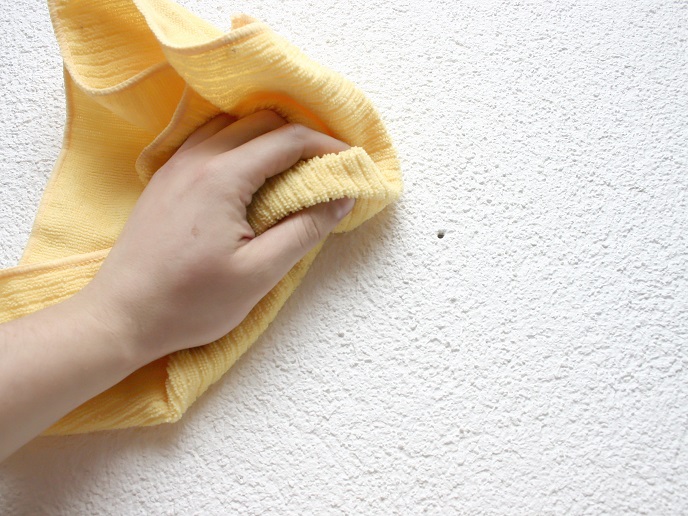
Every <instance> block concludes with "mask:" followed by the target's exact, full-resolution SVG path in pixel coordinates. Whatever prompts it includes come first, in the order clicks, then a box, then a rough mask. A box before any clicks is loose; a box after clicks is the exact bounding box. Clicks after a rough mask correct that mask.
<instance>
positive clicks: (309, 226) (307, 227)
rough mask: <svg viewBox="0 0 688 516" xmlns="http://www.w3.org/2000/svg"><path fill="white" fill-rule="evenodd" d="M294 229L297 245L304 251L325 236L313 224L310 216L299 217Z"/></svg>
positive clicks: (313, 220)
mask: <svg viewBox="0 0 688 516" xmlns="http://www.w3.org/2000/svg"><path fill="white" fill-rule="evenodd" d="M297 220H298V224H297V229H296V235H297V238H298V240H299V244H300V245H301V247H303V248H304V249H306V248H309V247H311V246H312V245H313V244H314V243H316V242H319V241H320V240H321V239H322V238H323V237H324V236H325V235H323V231H322V229H321V228H320V227H319V226H318V224H317V223H316V222H315V219H314V218H313V217H311V216H305V217H299V218H298V219H297Z"/></svg>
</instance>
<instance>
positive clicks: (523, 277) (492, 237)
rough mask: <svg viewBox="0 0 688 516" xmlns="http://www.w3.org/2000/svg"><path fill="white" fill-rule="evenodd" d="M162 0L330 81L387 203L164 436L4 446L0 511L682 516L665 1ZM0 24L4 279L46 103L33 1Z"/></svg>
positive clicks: (52, 127)
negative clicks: (318, 67) (385, 146)
mask: <svg viewBox="0 0 688 516" xmlns="http://www.w3.org/2000/svg"><path fill="white" fill-rule="evenodd" d="M182 3H183V4H184V5H186V6H188V7H189V8H190V9H192V10H193V11H195V12H196V13H198V14H200V15H201V16H203V17H205V18H207V19H209V20H211V21H213V22H214V23H215V24H216V25H218V26H219V27H223V28H227V27H228V26H229V16H230V14H232V13H235V12H246V13H248V14H251V15H253V16H255V17H257V18H259V19H262V20H263V21H266V22H267V23H269V24H270V25H271V26H272V27H273V28H274V29H275V30H277V31H278V32H280V33H281V34H283V35H284V36H286V37H287V38H289V39H290V40H291V41H293V42H294V43H295V44H297V45H298V46H300V47H301V48H302V49H303V50H304V51H305V52H306V53H307V54H308V55H310V56H311V57H313V58H315V59H317V60H319V61H320V62H321V63H323V64H325V65H327V66H329V67H331V68H333V69H335V70H337V71H339V72H342V73H343V74H345V75H346V76H348V77H349V78H350V79H352V80H353V81H354V82H356V83H357V84H358V85H359V86H360V87H361V88H362V89H363V90H364V91H366V92H367V93H368V94H369V96H370V97H371V99H372V100H373V101H374V102H375V104H376V105H377V107H378V108H379V110H380V112H381V114H382V116H383V118H384V119H385V121H386V122H387V124H388V128H389V130H390V132H391V134H392V135H393V137H394V140H395V142H396V143H397V145H398V148H399V152H400V156H401V159H402V164H403V169H404V173H405V178H406V185H407V188H406V192H405V196H404V198H403V199H402V200H401V201H400V202H399V203H398V204H397V205H396V206H395V207H394V208H393V209H389V210H387V211H386V212H385V213H384V214H383V215H381V216H380V217H378V218H376V219H374V220H373V221H370V222H369V223H367V224H365V225H364V226H362V227H361V228H359V229H358V230H356V231H355V232H353V233H350V234H347V235H342V236H338V237H336V238H332V239H331V241H330V242H329V243H328V244H327V246H326V248H325V250H324V252H323V253H322V254H321V255H320V257H319V258H318V260H317V263H316V264H315V265H314V267H313V269H312V271H311V273H310V275H309V276H308V278H307V280H306V281H305V283H304V284H303V285H302V287H301V288H300V289H299V290H298V292H297V293H296V294H295V295H294V296H293V297H292V298H291V299H290V301H289V302H288V304H287V306H286V307H285V308H284V310H283V311H282V312H281V314H280V315H279V317H278V319H277V320H276V322H275V323H274V324H273V325H272V326H271V327H270V329H269V331H267V332H266V333H265V334H264V336H263V337H262V338H261V339H260V340H259V342H258V343H257V344H256V345H255V346H254V347H253V348H252V349H251V350H250V351H249V352H248V353H247V354H246V355H245V356H244V357H243V358H242V359H241V361H240V363H238V364H237V365H236V366H235V367H234V368H233V369H232V370H231V371H230V373H229V374H227V375H226V376H225V377H224V378H223V380H222V381H220V382H219V383H218V384H216V385H214V386H213V388H211V389H210V391H209V392H207V393H206V394H205V395H204V396H203V397H202V398H201V399H200V400H199V401H198V402H197V404H196V405H195V406H194V407H192V409H191V410H190V411H189V412H188V413H187V415H186V416H185V417H184V418H183V420H182V421H181V422H179V423H177V424H175V425H168V426H160V427H155V428H147V429H131V430H124V431H116V432H106V433H101V434H93V435H86V436H70V437H54V438H40V439H37V440H35V441H33V442H31V443H30V444H29V445H27V446H25V447H24V448H23V449H22V450H20V451H19V452H18V453H17V454H15V455H14V456H13V457H11V458H10V459H9V460H8V461H7V462H6V463H4V464H3V465H2V466H0V506H3V507H4V508H5V510H4V511H2V512H3V513H5V514H31V515H35V514H108V513H109V514H227V513H242V514H300V513H313V514H338V513H351V514H385V515H386V514H421V513H427V514H478V513H480V514H562V513H565V512H570V513H572V514H603V513H605V514H630V513H642V514H679V513H684V514H685V513H687V512H688V370H687V368H688V353H687V350H688V313H687V311H688V273H687V270H688V254H687V251H688V242H687V241H686V236H685V234H686V229H688V197H687V193H686V191H687V190H686V187H687V186H688V151H687V149H686V141H687V139H688V122H687V116H688V93H687V85H688V48H687V47H688V42H687V38H688V2H686V1H685V0H678V1H669V0H666V1H665V0H657V1H650V0H645V1H643V0H633V1H629V0H623V1H622V0H618V1H615V2H613V1H598V0H589V1H578V2H573V1H564V0H562V1H560V2H544V1H543V2H534V1H526V0H524V1H519V2H507V3H505V4H502V3H499V4H498V3H496V2H492V1H485V0H474V1H458V2H451V1H446V0H443V1H432V2H420V1H416V2H413V1H410V0H400V1H397V2H387V3H379V4H378V5H370V3H369V2H364V1H363V0H356V1H351V2H340V1H337V0H317V1H316V0H281V1H279V2H250V1H246V0H238V1H232V2H224V1H221V0H197V1H191V0H187V1H184V2H182ZM0 16H2V33H3V38H4V39H5V41H6V44H5V45H3V49H4V52H3V53H2V54H1V55H0V64H1V72H0V76H1V81H2V85H1V88H0V94H1V101H2V113H3V116H2V118H1V119H0V133H1V134H0V136H1V141H2V146H1V147H0V157H1V163H2V165H1V166H2V173H1V175H0V240H1V243H2V244H1V246H0V265H2V266H10V265H12V264H14V263H16V260H17V259H18V258H19V256H20V254H21V251H22V248H23V245H24V243H25V242H26V239H27V236H28V232H29V230H30V227H31V223H32V220H33V216H34V213H35V211H36V207H37V204H38V202H39V199H40V196H41V192H42V189H43V187H44V185H45V183H46V181H47V178H48V175H49V173H50V170H51V168H52V164H53V162H54V160H55V158H56V157H57V154H58V151H59V147H60V143H61V139H62V127H63V121H64V120H63V119H64V112H63V110H64V105H63V104H64V103H63V97H62V96H63V92H62V76H61V68H60V66H61V61H60V58H59V54H58V50H57V45H56V43H55V42H54V39H53V35H52V29H51V26H50V22H49V18H48V13H47V9H46V7H45V6H44V5H42V4H39V5H38V6H36V3H35V0H21V1H15V2H11V3H8V4H7V5H4V6H3V12H2V14H1V15H0ZM440 231H443V232H444V237H443V238H439V232H440Z"/></svg>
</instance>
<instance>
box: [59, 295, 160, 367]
mask: <svg viewBox="0 0 688 516" xmlns="http://www.w3.org/2000/svg"><path fill="white" fill-rule="evenodd" d="M65 303H67V304H68V305H69V309H70V310H72V311H74V312H75V313H78V314H79V319H80V323H81V324H84V325H85V326H86V327H87V328H89V332H91V334H92V335H93V339H92V340H94V341H96V339H97V342H99V343H102V346H103V347H104V348H106V349H107V350H109V351H110V352H113V353H115V355H116V356H117V357H119V359H120V360H121V361H122V364H123V365H124V366H125V367H129V368H131V370H132V372H133V371H135V370H136V369H138V368H140V367H143V366H144V365H146V364H148V363H149V362H152V361H153V360H155V359H156V358H158V357H149V356H147V355H146V353H145V349H146V346H144V342H143V341H144V338H143V336H142V332H141V331H140V330H139V328H138V325H137V324H136V322H135V320H134V318H133V317H131V316H130V315H129V314H128V313H126V311H125V310H122V309H120V308H118V307H116V306H114V303H112V302H108V301H107V300H106V298H105V296H102V295H99V293H98V292H96V291H95V290H91V289H90V288H88V286H87V287H86V288H84V289H83V290H81V291H80V292H78V293H77V294H75V295H74V296H72V297H71V298H70V299H68V300H67V301H66V302H65Z"/></svg>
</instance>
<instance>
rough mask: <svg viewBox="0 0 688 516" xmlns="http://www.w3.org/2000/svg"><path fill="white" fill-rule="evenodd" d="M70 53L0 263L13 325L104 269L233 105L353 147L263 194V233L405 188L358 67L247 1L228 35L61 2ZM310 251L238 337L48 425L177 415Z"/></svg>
mask: <svg viewBox="0 0 688 516" xmlns="http://www.w3.org/2000/svg"><path fill="white" fill-rule="evenodd" d="M48 5H49V8H50V14H51V18H52V22H53V26H54V29H55V34H56V36H57V39H58V42H59V44H60V49H61V52H62V56H63V58H64V78H65V91H66V104H67V122H66V128H65V134H64V142H63V149H62V152H61V154H60V156H59V158H58V161H57V163H56V165H55V168H54V170H53V174H52V176H51V179H50V182H49V183H48V186H47V188H46V192H45V194H44V196H43V199H42V201H41V206H40V208H39V211H38V214H37V216H36V221H35V223H34V227H33V230H32V232H31V236H30V238H29V242H28V244H27V247H26V250H25V252H24V255H23V257H22V259H21V262H20V264H19V266H17V267H14V268H11V269H7V270H4V271H0V323H2V322H6V321H9V320H12V319H15V318H18V317H21V316H23V315H26V314H29V313H32V312H35V311H37V310H40V309H42V308H44V307H46V306H49V305H51V304H54V303H57V302H59V301H61V300H63V299H66V298H68V297H69V296H71V295H73V294H74V293H76V292H78V291H79V290H80V289H81V288H82V287H83V286H84V285H86V284H87V283H88V282H89V281H90V279H91V278H93V276H94V275H95V273H96V272H97V271H98V269H99V267H100V265H101V263H102V262H103V260H104V259H105V257H106V256H107V253H108V251H109V249H110V248H111V247H112V245H113V244H114V242H115V240H116V239H117V236H118V235H119V233H120V232H121V230H122V228H123V226H124V223H125V221H126V220H127V217H128V216H129V213H130V212H131V210H132V208H133V206H134V204H135V203H136V200H137V199H138V197H139V195H140V194H141V192H142V190H143V188H144V187H145V185H146V183H147V182H148V180H149V179H150V177H151V176H152V175H153V174H154V173H155V171H156V170H157V169H158V168H160V167H161V166H162V165H163V164H164V163H165V162H166V161H167V160H168V159H169V158H170V156H171V155H172V154H173V153H174V152H175V150H176V149H177V148H178V147H179V146H180V145H181V144H182V143H183V142H184V140H185V139H186V138H187V136H188V135H189V134H190V133H191V132H193V131H194V130H195V129H196V128H198V127H199V126H200V125H202V124H203V123H205V122H206V121H208V120H209V119H210V118H212V117H214V116H216V115H217V114H219V113H221V112H226V113H230V114H232V115H235V116H237V117H240V118H241V117H244V116H246V115H249V114H251V113H253V112H255V111H258V110H260V109H265V108H268V109H273V110H275V111H277V112H278V113H280V114H281V115H282V116H283V117H285V118H286V119H287V120H289V121H291V122H298V123H302V124H304V125H307V126H309V127H311V128H314V129H317V130H319V131H322V132H325V133H327V134H330V135H331V136H334V137H336V138H338V139H340V140H343V141H345V142H347V143H348V144H349V145H351V146H352V148H351V149H349V150H347V151H345V152H342V153H339V154H330V155H327V156H323V157H321V158H313V159H310V160H306V161H301V162H299V163H298V164H296V165H295V166H294V167H292V168H291V169H289V170H288V171H286V172H284V173H283V174H281V175H278V176H276V177H274V178H272V179H270V180H269V181H268V182H267V183H266V184H265V185H264V186H263V187H262V188H261V189H260V190H259V192H258V193H257V194H256V195H255V196H254V199H253V201H252V203H251V205H250V206H249V209H248V220H249V223H250V224H251V226H252V227H253V229H254V230H255V231H256V233H258V234H260V233H262V232H263V231H265V230H266V229H268V228H269V227H271V226H272V225H274V224H275V223H276V222H277V221H279V220H280V219H281V218H283V217H285V216H286V215H288V214H290V213H293V212H295V211H298V210H300V209H303V208H306V207H308V206H312V205H314V204H316V203H319V202H324V201H328V200H333V199H338V198H341V197H354V198H356V200H357V201H356V205H355V207H354V209H353V211H352V212H351V213H350V214H349V215H348V216H347V217H346V218H345V219H344V220H343V221H342V222H341V223H340V224H339V226H338V227H337V229H336V230H335V231H338V232H342V231H348V230H351V229H353V228H355V227H356V226H358V225H360V224H361V223H362V222H364V221H365V220H367V219H369V218H370V217H372V216H373V215H375V214H376V213H378V212H379V211H380V210H382V209H383V208H384V207H385V206H387V205H388V204H389V203H390V202H392V201H394V200H395V199H396V198H397V197H398V196H399V195H400V193H401V189H402V182H401V174H400V170H399V163H398V160H397V156H396V152H395V150H394V148H393V146H392V142H391V140H390V138H389V136H388V134H387V131H386V130H385V128H384V125H383V123H382V121H381V120H380V117H379V115H378V113H377V111H376V110H375V108H374V107H373V105H372V104H371V103H370V101H369V100H368V99H367V98H366V97H365V95H364V94H363V93H362V92H361V91H360V90H359V89H358V88H357V87H356V86H355V85H354V84H352V83H351V82H350V81H348V80H346V79H345V78H344V77H342V76H341V75H339V74H337V73H335V72H332V71H330V70H328V69H326V68H324V67H323V66H321V65H319V64H318V63H315V62H314V61H312V60H311V59H309V58H308V57H306V56H305V55H304V54H303V53H302V52H301V51H300V50H299V49H297V48H296V47H295V46H293V45H292V44H291V43H289V42H288V41H286V40H285V39H284V38H282V37H280V36H279V35H277V34H276V33H275V32H273V31H272V30H271V29H270V28H269V27H268V26H266V25H265V24H263V23H260V22H258V21H256V20H254V19H252V18H250V17H248V16H246V15H238V16H235V17H233V19H232V30H231V31H230V32H228V33H223V32H222V31H220V30H218V29H216V28H215V27H213V26H211V25H209V24H208V23H206V22H205V21H204V20H202V19H200V18H198V17H197V16H195V15H193V14H192V13H190V12H188V11H186V10H185V9H183V8H181V7H180V6H178V5H176V4H174V3H172V2H169V1H167V0H48ZM320 247H321V246H318V248H316V249H314V250H313V251H311V252H310V253H309V254H308V255H307V256H306V257H305V258H304V259H303V260H301V261H300V262H299V263H298V264H297V265H296V266H295V267H294V268H293V269H292V270H291V271H290V272H289V274H288V275H287V276H286V277H285V278H284V279H283V280H282V281H281V282H280V283H279V284H278V285H277V286H276V287H275V288H274V289H273V290H272V291H271V292H270V293H269V294H268V295H267V296H266V297H265V298H263V299H262V300H261V301H260V303H258V305H257V306H256V307H255V308H254V309H253V310H252V311H251V313H250V314H249V315H248V317H247V318H246V319H245V320H244V321H243V322H242V323H241V324H240V325H239V326H238V327H237V328H235V329H234V330H233V331H232V332H231V333H229V334H228V335H226V336H225V337H223V338H221V339H219V340H217V341H216V342H213V343H210V344H208V345H205V346H201V347H198V348H192V349H188V350H183V351H179V352H176V353H173V354H170V355H168V356H166V357H162V358H160V359H158V360H156V361H154V362H152V363H150V364H148V365H146V366H145V367H143V368H141V369H139V370H138V371H136V372H134V373H133V374H131V375H130V376H128V377H127V378H126V379H124V380H123V381H121V382H120V383H118V384H117V385H115V386H113V387H112V388H110V389H108V390H107V391H105V392H103V393H101V394H100V395H98V396H96V397H94V398H92V399H91V400H89V401H88V402H86V403H84V404H83V405H81V406H80V407H78V408H77V409H75V410H73V411H72V412H70V413H69V414H67V415H66V416H65V417H63V418H62V419H61V420H60V421H58V422H57V423H55V424H54V425H53V426H51V427H50V428H48V429H47V430H46V431H44V432H43V434H42V435H55V434H76V433H84V432H91V431H97V430H106V429H114V428H126V427H132V426H150V425H156V424H160V423H169V422H173V421H177V420H178V419H179V418H180V417H181V416H182V414H184V412H185V411H186V409H187V408H188V407H189V406H190V405H191V404H192V403H193V402H194V401H195V400H196V399H197V398H198V397H199V396H200V395H201V394H202V393H203V392H204V391H205V390H206V389H207V388H208V387H209V386H210V385H211V384H212V383H214V382H215V381H217V380H218V379H219V378H220V377H221V376H222V375H223V374H224V373H225V372H227V370H228V369H229V368H230V367H231V366H232V365H233V364H234V363H235V362H236V360H237V359H238V358H239V357H240V356H241V355H242V354H243V353H244V352H245V351H246V349H247V348H248V347H249V346H250V345H251V344H252V343H253V342H254V341H255V340H256V339H257V338H258V336H259V335H260V334H261V333H262V332H263V331H264V330H265V328H266V327H267V326H268V324H269V323H270V322H271V321H272V320H273V319H274V317H275V315H276V314H277V312H278V311H279V309H280V308H281V307H282V305H283V304H284V302H285V301H286V300H287V298H288V297H289V296H290V295H291V293H292V292H293V291H294V289H295V288H296V287H297V286H298V284H299V283H300V282H301V280H302V278H303V276H304V274H305V273H306V271H307V270H308V268H309V266H310V264H311V263H312V261H313V259H314V258H315V256H316V255H317V253H318V251H319V250H320Z"/></svg>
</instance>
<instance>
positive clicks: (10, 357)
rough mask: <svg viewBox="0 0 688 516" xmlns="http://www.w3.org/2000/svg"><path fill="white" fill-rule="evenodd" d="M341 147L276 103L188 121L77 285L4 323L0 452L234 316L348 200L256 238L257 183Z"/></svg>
mask: <svg viewBox="0 0 688 516" xmlns="http://www.w3.org/2000/svg"><path fill="white" fill-rule="evenodd" d="M348 148H349V146H348V145H347V144H346V143H343V142H341V141H339V140H336V139H334V138H331V137H329V136H327V135H324V134H322V133H319V132H316V131H313V130H311V129H308V128H306V127H304V126H301V125H297V124H288V123H286V121H285V120H284V119H282V118H281V117H279V116H278V115H277V114H275V113H274V112H272V111H259V112H257V113H254V114H253V115H250V116H248V117H246V118H243V119H241V120H238V121H237V120H235V119H233V118H231V117H229V116H227V115H220V116H218V117H216V118H215V119H213V120H211V121H210V122H208V123H207V124H206V125H204V126H203V127H201V128H199V129H198V130H197V131H196V132H194V133H193V134H192V135H191V136H190V137H189V138H188V139H187V140H186V142H185V143H184V144H183V145H182V147H180V148H179V150H178V151H177V152H176V153H175V155H174V156H173V157H172V158H171V159H170V160H169V161H168V162H167V163H166V164H165V165H164V166H163V167H162V168H160V170H158V171H157V172H156V173H155V175H154V176H153V178H152V179H151V181H150V183H149V184H148V186H147V187H146V188H145V190H144V191H143V194H142V195H141V197H140V198H139V200H138V202H137V204H136V206H135V207H134V210H133V211H132V213H131V216H130V218H129V220H128V221H127V223H126V225H125V227H124V229H123V231H122V233H121V235H120V237H119V239H118V240H117V242H116V244H115V245H114V247H113V248H112V250H111V251H110V253H109V255H108V257H107V259H106V260H105V261H104V263H103V265H102V267H101V269H100V271H99V272H98V274H96V276H95V277H94V279H93V280H92V281H91V282H90V283H89V284H88V285H87V286H86V287H85V288H83V289H82V290H81V291H80V292H78V293H77V294H76V295H74V296H72V297H71V298H69V299H67V300H66V301H63V302H62V303H58V304H56V305H53V306H51V307H48V308H46V309H44V310H41V311H39V312H36V313H34V314H31V315H28V316H25V317H22V318H20V319H17V320H15V321H11V322H9V323H6V324H4V325H0V461H1V460H4V459H5V458H6V457H8V456H10V455H11V454H12V453H14V452H15V451H16V450H17V449H19V448H20V447H21V446H23V445H24V444H25V443H27V442H29V441H30V440H31V439H33V438H34V437H35V436H37V435H38V434H40V433H41V432H42V431H43V430H45V429H46V428H48V427H49V426H50V425H52V424H53V423H54V422H56V421H57V420H59V419H60V418H61V417H62V416H64V415H65V414H67V413H68V412H70V411H71V410H73V409H74V408H76V407H78V406H79V405H81V404H82V403H84V402H85V401H87V400H89V399H90V398H92V397H94V396H96V395H97V394H99V393H101V392H102V391H104V390H106V389H108V388H109V387H111V386H112V385H114V384H116V383H118V382H119V381H121V380H122V379H124V378H125V377H127V376H128V375H129V374H131V373H132V372H134V371H135V370H137V369H139V368H140V367H142V366H144V365H145V364H147V363H149V362H151V361H153V360H155V359H157V358H160V357H162V356H165V355H167V354H169V353H172V352H174V351H178V350H181V349H186V348H191V347H196V346H200V345H203V344H207V343H209V342H212V341H214V340H216V339H218V338H220V337H222V336H223V335H225V334H227V333H228V332H230V331H231V330H232V329H233V328H235V327H236V326H237V325H238V324H239V323H240V322H241V321H242V320H243V319H244V318H245V317H246V315H247V314H248V313H249V311H250V310H251V309H252V308H253V307H254V306H255V305H256V303H258V301H259V300H260V299H261V298H262V297H263V296H264V295H265V294H267V293H268V292H269V291H270V290H271V289H272V288H273V287H274V286H275V285H276V284H277V282H278V281H279V280H280V279H281V278H282V277H283V276H284V275H285V274H286V273H287V272H288V271H289V270H290V269H291V268H292V267H293V266H294V265H295V264H296V263H297V262H298V261H299V260H300V259H301V258H302V257H303V256H304V255H305V254H306V253H307V252H308V251H309V250H310V249H312V248H313V247H314V246H315V245H316V244H317V243H318V242H319V241H320V240H322V239H323V238H324V237H325V236H326V235H327V234H328V233H329V232H331V231H332V230H333V229H334V227H335V226H336V225H337V223H338V222H339V221H340V220H341V219H342V218H343V217H344V216H345V215H346V214H347V213H348V212H349V211H350V210H351V208H352V207H353V204H354V200H353V199H340V200H338V201H333V202H329V203H323V204H318V205H316V206H313V207H312V208H309V209H306V210H303V211H301V212H298V213H295V214H293V215H291V216H289V217H287V218H285V219H284V220H282V221H281V222H280V223H278V224H277V225H275V226H274V227H272V228H271V229H269V230H268V231H266V232H265V233H263V234H261V235H260V236H258V237H256V236H255V234H254V233H253V230H252V229H251V227H250V226H249V224H248V223H247V221H246V207H247V206H248V205H249V203H250V202H251V198H252V195H253V194H254V193H255V192H256V191H257V190H258V188H260V186H261V185H262V184H263V183H264V182H265V180H266V179H267V178H268V177H271V176H273V175H276V174H279V173H280V172H283V171H284V170H286V169H288V168H289V167H291V166H292V165H293V164H295V163H296V162H297V161H299V160H301V159H308V158H311V157H314V156H322V155H325V154H330V153H337V152H341V151H343V150H346V149H348Z"/></svg>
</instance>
